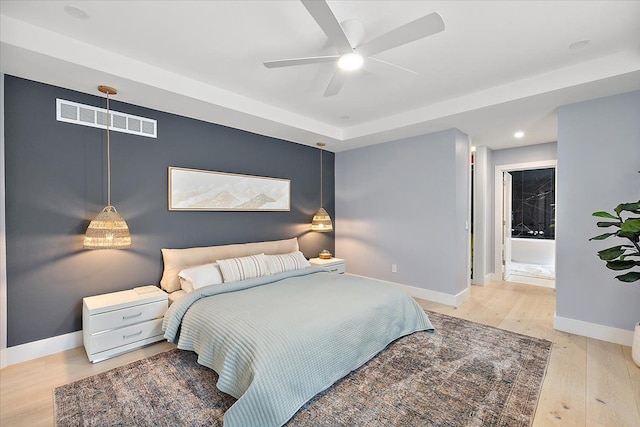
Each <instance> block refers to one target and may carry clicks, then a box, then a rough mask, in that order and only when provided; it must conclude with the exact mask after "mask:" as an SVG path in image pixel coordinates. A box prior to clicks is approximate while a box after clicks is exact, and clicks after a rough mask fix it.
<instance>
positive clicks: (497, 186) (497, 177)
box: [493, 160, 558, 280]
mask: <svg viewBox="0 0 640 427" xmlns="http://www.w3.org/2000/svg"><path fill="white" fill-rule="evenodd" d="M551 167H553V168H555V169H556V200H557V198H558V191H557V187H558V179H557V176H558V161H557V160H540V161H537V162H525V163H512V164H508V165H496V167H495V171H494V191H493V195H494V196H493V198H494V211H493V212H494V228H493V238H494V244H493V249H494V261H495V262H494V270H493V279H494V280H502V206H503V205H502V204H503V202H504V201H503V195H502V176H503V173H504V172H511V171H521V170H528V169H545V168H551ZM556 227H557V223H556ZM556 233H557V228H556ZM556 236H557V234H556Z"/></svg>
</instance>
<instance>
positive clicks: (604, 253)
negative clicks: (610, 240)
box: [598, 246, 625, 261]
mask: <svg viewBox="0 0 640 427" xmlns="http://www.w3.org/2000/svg"><path fill="white" fill-rule="evenodd" d="M624 252H625V250H624V249H622V246H614V247H612V248H609V249H603V250H601V251H598V256H599V257H600V259H601V260H603V261H611V260H614V259H616V258H618V257H619V256H620V255H622V254H624Z"/></svg>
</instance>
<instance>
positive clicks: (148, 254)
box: [3, 76, 335, 347]
mask: <svg viewBox="0 0 640 427" xmlns="http://www.w3.org/2000/svg"><path fill="white" fill-rule="evenodd" d="M98 83H99V82H98ZM3 88H4V97H5V105H4V107H5V108H4V114H5V147H4V148H5V149H4V155H5V160H6V165H5V171H6V183H7V186H6V197H5V201H6V244H7V246H6V248H7V264H6V266H7V269H6V271H7V303H8V312H7V315H8V319H7V326H8V334H7V335H8V336H7V339H8V346H9V347H12V346H16V345H19V344H23V343H28V342H33V341H37V340H42V339H45V338H51V337H56V336H60V335H64V334H67V333H70V332H75V331H78V330H80V329H81V328H82V316H81V314H82V298H83V297H86V296H90V295H96V294H102V293H106V292H114V291H119V290H123V289H130V288H132V287H135V286H140V285H146V284H157V283H159V280H160V277H161V275H162V256H161V253H160V249H161V248H165V247H170V248H184V247H191V246H209V245H221V244H229V243H242V242H251V241H261V240H275V239H283V238H290V237H294V236H297V237H298V239H299V242H300V247H301V250H302V251H303V252H304V253H305V255H306V256H308V257H311V256H316V255H317V254H318V253H319V252H320V251H321V250H322V249H324V248H327V249H329V250H331V251H334V234H333V233H315V232H310V222H311V218H312V217H313V214H314V213H315V211H316V210H317V209H318V207H319V206H320V151H319V150H318V149H317V148H315V147H308V146H305V145H300V144H295V143H291V142H287V141H283V140H278V139H274V138H269V137H265V136H261V135H256V134H253V133H249V132H244V131H240V130H237V129H232V128H228V127H225V126H220V125H215V124H212V123H207V122H203V121H199V120H194V119H189V118H186V117H181V116H177V115H173V114H169V113H165V112H161V111H156V110H150V109H146V108H142V107H139V106H135V105H131V104H125V103H122V102H118V101H117V99H113V100H112V102H111V107H112V109H113V110H114V111H121V112H124V113H128V114H132V115H136V116H142V117H148V118H152V119H156V120H157V121H158V138H157V139H153V138H145V137H140V136H136V135H130V134H126V133H120V132H115V131H112V132H111V165H112V180H111V185H112V202H113V204H114V205H115V206H116V208H117V209H118V211H119V213H120V214H121V215H122V216H123V217H124V218H125V220H126V221H127V223H128V225H129V228H130V229H131V234H132V241H133V246H132V247H131V249H128V250H120V251H119V250H97V251H90V250H83V249H82V240H83V235H84V232H85V230H86V228H87V225H88V223H89V221H90V220H91V219H92V218H93V217H95V215H96V214H97V213H98V212H99V211H100V210H101V209H102V208H103V207H104V206H105V204H106V201H107V195H106V187H107V185H106V132H105V131H104V130H101V129H97V128H91V127H86V126H80V125H76V124H69V123H63V122H59V121H57V120H56V98H61V99H65V100H69V101H73V102H77V103H81V104H87V105H93V106H96V107H102V108H104V104H105V100H104V98H102V97H99V96H93V95H87V94H83V93H79V92H75V91H71V90H67V89H63V88H59V87H54V86H50V85H45V84H41V83H36V82H33V81H28V80H24V79H20V78H16V77H12V76H5V79H4V86H3ZM96 93H97V90H96ZM169 166H178V167H187V168H194V169H204V170H212V171H220V172H230V173H238V174H246V175H257V176H266V177H274V178H285V179H289V180H291V210H290V211H289V212H205V211H199V212H198V211H196V212H184V211H169V210H168V209H167V192H168V189H167V181H168V179H167V168H168V167H169ZM323 178H324V183H323V189H324V197H323V201H324V207H325V209H326V210H327V211H328V212H329V214H330V215H332V216H333V215H335V210H334V154H333V153H331V152H326V151H325V153H324V162H323Z"/></svg>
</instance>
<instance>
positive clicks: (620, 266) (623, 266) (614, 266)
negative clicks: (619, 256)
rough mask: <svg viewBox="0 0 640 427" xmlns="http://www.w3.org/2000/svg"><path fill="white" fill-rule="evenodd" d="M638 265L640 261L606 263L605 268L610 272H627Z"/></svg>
mask: <svg viewBox="0 0 640 427" xmlns="http://www.w3.org/2000/svg"><path fill="white" fill-rule="evenodd" d="M636 265H640V261H617V260H614V261H607V268H609V269H611V270H628V269H630V268H633V267H635V266H636Z"/></svg>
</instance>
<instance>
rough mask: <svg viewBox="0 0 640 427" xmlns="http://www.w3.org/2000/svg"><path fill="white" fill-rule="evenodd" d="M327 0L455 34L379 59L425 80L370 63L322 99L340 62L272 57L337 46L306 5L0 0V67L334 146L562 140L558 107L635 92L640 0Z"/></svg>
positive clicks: (374, 24) (370, 16) (380, 23)
mask: <svg viewBox="0 0 640 427" xmlns="http://www.w3.org/2000/svg"><path fill="white" fill-rule="evenodd" d="M328 3H329V6H330V7H331V9H332V10H333V13H334V14H335V16H336V17H337V19H338V20H339V21H343V20H346V19H353V18H357V19H359V20H360V21H362V22H363V23H364V25H365V28H366V35H365V41H367V40H370V39H372V38H374V37H376V36H378V35H381V34H383V33H385V32H387V31H389V30H392V29H393V28H395V27H398V26H400V25H403V24H405V23H408V22H410V21H413V20H414V19H416V18H418V17H421V16H423V15H427V14H429V13H432V12H438V13H439V14H440V15H441V16H442V17H443V19H444V22H445V30H444V32H441V33H438V34H435V35H433V36H431V37H428V38H425V39H421V40H417V41H415V42H412V43H410V44H407V45H404V46H401V47H398V48H395V49H392V50H389V51H386V52H382V53H380V54H378V55H375V57H376V58H378V59H381V60H384V61H387V62H391V63H394V64H397V65H400V66H402V67H405V68H408V69H411V70H414V71H416V72H418V74H417V75H411V74H408V73H405V72H400V71H395V70H393V69H387V70H377V69H371V70H370V71H366V70H365V71H360V72H358V73H356V74H354V75H353V76H350V77H349V79H348V80H347V82H346V84H345V86H344V87H343V89H342V91H341V92H340V93H339V94H338V95H336V96H333V97H323V93H324V90H325V88H326V85H327V83H328V82H329V79H330V78H331V75H332V74H333V72H334V65H333V64H311V65H304V66H299V67H290V68H279V69H267V68H265V67H264V66H263V64H262V62H263V61H265V60H273V59H284V58H291V57H301V56H302V57H304V56H317V55H333V54H336V50H335V49H334V48H333V47H332V46H330V45H328V43H327V39H326V36H325V34H324V33H323V32H322V30H321V29H320V28H319V27H318V25H317V24H316V22H315V21H314V20H313V18H312V17H311V16H310V15H309V13H308V12H307V10H306V9H305V8H304V7H303V5H302V4H301V3H300V2H298V1H296V0H288V1H270V0H263V1H126V2H125V1H77V0H75V1H74V0H69V1H49V0H47V1H25V0H20V1H6V0H1V1H0V13H1V16H0V19H1V21H0V41H1V45H0V55H1V56H0V69H1V70H2V72H4V73H7V74H12V75H16V76H19V77H24V78H28V79H33V80H36V81H42V82H45V83H49V84H54V85H58V86H63V87H67V88H70V89H74V90H78V91H81V92H86V93H91V94H96V95H98V92H97V89H96V87H97V85H98V84H107V85H111V86H114V87H116V88H117V89H118V91H119V93H118V95H117V99H118V100H120V101H125V102H130V103H133V104H137V105H142V106H145V107H150V108H155V109H159V110H163V111H169V112H173V113H176V114H181V115H185V116H189V117H194V118H198V119H201V120H206V121H209V122H213V123H220V124H224V125H227V126H232V127H236V128H239V129H245V130H248V131H251V132H254V133H259V134H264V135H269V136H274V137H277V138H281V139H285V140H288V141H293V142H298V143H302V144H307V145H314V144H315V143H316V142H317V141H320V140H322V141H326V142H327V143H328V146H327V149H329V150H331V151H336V152H338V151H343V150H348V149H352V148H357V147H361V146H365V145H369V144H375V143H380V142H385V141H389V140H394V139H399V138H403V137H408V136H413V135H419V134H423V133H428V132H433V131H438V130H443V129H447V128H451V127H455V128H458V129H460V130H461V131H463V132H465V133H467V134H468V135H469V136H470V137H471V140H472V143H473V144H474V145H486V146H488V147H489V148H491V149H500V148H507V147H515V146H521V145H530V144H536V143H542V142H550V141H555V140H556V139H557V124H556V108H557V107H558V106H559V105H564V104H568V103H573V102H579V101H582V100H586V99H592V98H597V97H601V96H606V95H611V94H615V93H621V92H627V91H630V90H634V89H640V25H639V23H640V1H508V2H507V1H329V2H328ZM65 6H74V7H77V8H79V9H81V10H83V11H84V12H86V13H87V14H88V18H86V19H79V18H76V17H73V16H71V15H70V14H68V13H67V12H65V10H64V8H65ZM584 39H588V40H590V41H591V42H590V43H589V44H588V45H587V46H586V47H584V48H583V49H576V50H572V49H569V45H571V44H572V43H574V42H577V41H580V40H584ZM381 71H382V72H381ZM516 130H522V131H524V132H525V133H526V135H525V137H524V138H522V139H521V140H516V139H514V138H513V133H514V132H515V131H516Z"/></svg>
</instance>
